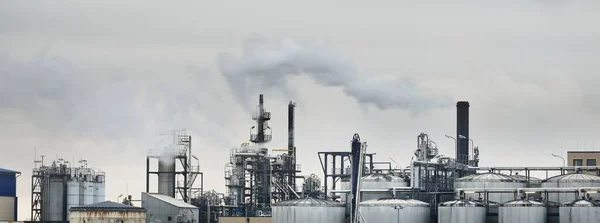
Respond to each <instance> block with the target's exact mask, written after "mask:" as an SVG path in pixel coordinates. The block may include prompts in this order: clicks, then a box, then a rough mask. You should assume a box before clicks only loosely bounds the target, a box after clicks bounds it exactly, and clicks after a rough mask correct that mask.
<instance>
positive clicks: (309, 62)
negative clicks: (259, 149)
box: [218, 40, 452, 113]
mask: <svg viewBox="0 0 600 223" xmlns="http://www.w3.org/2000/svg"><path fill="white" fill-rule="evenodd" d="M218 63H219V68H220V70H221V72H222V73H223V75H224V76H225V77H226V79H227V81H228V83H229V84H230V87H231V89H232V91H233V94H234V95H235V96H236V97H237V99H238V100H239V102H240V103H241V104H242V105H243V106H244V107H245V108H246V109H250V108H252V106H251V104H252V102H254V100H251V98H250V97H255V95H256V94H257V93H258V92H259V90H261V89H265V88H274V89H278V90H281V91H283V92H284V93H293V92H290V91H292V90H291V89H290V87H289V85H288V81H289V78H290V77H291V76H293V75H301V74H305V75H308V76H310V77H311V78H312V79H314V80H315V81H316V82H317V83H319V84H321V85H323V86H331V87H341V88H342V89H343V91H344V93H346V94H347V95H348V96H351V97H353V98H355V99H356V100H357V102H359V103H361V104H372V105H375V106H376V107H377V108H379V109H393V108H400V109H405V110H409V111H411V112H414V113H418V112H421V111H424V110H427V109H431V108H435V107H447V106H451V105H452V100H451V99H450V98H449V97H444V96H435V95H431V94H424V93H422V92H426V91H424V90H423V89H420V88H419V87H418V86H417V83H415V81H413V80H411V79H408V78H397V79H385V78H382V77H377V76H365V75H359V74H358V72H357V69H356V67H355V66H354V65H353V64H352V63H351V62H350V61H349V60H347V59H345V58H344V57H341V56H339V55H337V54H335V53H334V52H333V51H331V50H329V49H328V48H327V46H326V45H325V44H323V43H314V44H305V45H303V44H300V43H297V42H295V41H293V40H283V41H281V42H280V44H279V45H278V46H275V47H273V46H271V45H269V44H268V42H266V41H264V40H250V41H247V42H246V43H245V45H244V49H243V52H242V55H241V56H235V55H233V54H230V53H221V54H220V55H219V57H218Z"/></svg>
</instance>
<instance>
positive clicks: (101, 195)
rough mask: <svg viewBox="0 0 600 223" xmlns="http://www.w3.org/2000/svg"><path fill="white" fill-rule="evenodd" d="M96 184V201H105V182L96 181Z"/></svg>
mask: <svg viewBox="0 0 600 223" xmlns="http://www.w3.org/2000/svg"><path fill="white" fill-rule="evenodd" d="M94 184H95V186H94V187H95V188H96V190H95V191H94V203H100V202H103V201H105V199H106V198H105V197H106V194H105V193H106V192H105V188H104V182H102V183H100V182H96V183H94Z"/></svg>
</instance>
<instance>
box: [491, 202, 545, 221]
mask: <svg viewBox="0 0 600 223" xmlns="http://www.w3.org/2000/svg"><path fill="white" fill-rule="evenodd" d="M498 222H499V223H514V222H527V223H546V206H545V205H544V203H541V202H537V201H532V200H514V201H509V202H506V203H504V204H502V205H501V206H500V208H499V211H498Z"/></svg>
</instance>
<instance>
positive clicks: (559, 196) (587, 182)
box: [542, 173, 600, 204]
mask: <svg viewBox="0 0 600 223" xmlns="http://www.w3.org/2000/svg"><path fill="white" fill-rule="evenodd" d="M580 187H600V177H598V176H594V175H589V174H583V173H570V174H564V175H558V176H554V177H550V178H548V179H545V180H543V181H542V188H580ZM592 198H594V199H595V200H596V199H600V195H599V194H593V195H592ZM576 199H577V197H576V196H575V193H572V192H571V193H567V192H564V193H548V200H549V201H554V202H558V203H561V204H562V203H565V202H571V201H574V200H576Z"/></svg>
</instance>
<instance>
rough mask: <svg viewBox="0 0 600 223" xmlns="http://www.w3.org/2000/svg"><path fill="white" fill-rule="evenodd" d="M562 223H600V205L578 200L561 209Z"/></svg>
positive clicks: (594, 202)
mask: <svg viewBox="0 0 600 223" xmlns="http://www.w3.org/2000/svg"><path fill="white" fill-rule="evenodd" d="M559 217H560V222H561V223H588V222H598V221H600V203H598V201H592V200H576V201H573V202H567V203H564V204H563V205H561V207H560V214H559Z"/></svg>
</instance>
